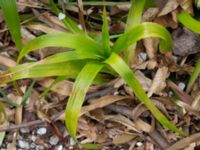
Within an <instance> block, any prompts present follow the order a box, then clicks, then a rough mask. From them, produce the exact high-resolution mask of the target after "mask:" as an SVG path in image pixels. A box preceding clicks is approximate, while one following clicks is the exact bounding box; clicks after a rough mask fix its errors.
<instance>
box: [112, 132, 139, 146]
mask: <svg viewBox="0 0 200 150" xmlns="http://www.w3.org/2000/svg"><path fill="white" fill-rule="evenodd" d="M136 137H137V135H133V134H127V133H122V134H119V135H117V136H115V137H114V138H113V141H112V143H113V144H115V145H121V144H126V143H128V142H129V141H131V140H133V139H134V138H136Z"/></svg>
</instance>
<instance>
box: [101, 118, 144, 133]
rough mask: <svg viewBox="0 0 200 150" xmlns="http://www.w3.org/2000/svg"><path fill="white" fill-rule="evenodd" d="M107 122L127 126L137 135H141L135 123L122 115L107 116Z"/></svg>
mask: <svg viewBox="0 0 200 150" xmlns="http://www.w3.org/2000/svg"><path fill="white" fill-rule="evenodd" d="M105 120H110V121H114V122H117V123H120V124H122V125H124V126H126V127H127V128H128V129H129V130H133V131H135V132H137V133H141V131H140V130H138V129H137V128H136V125H135V123H134V122H132V121H131V120H130V119H128V118H126V117H124V116H122V115H107V116H105Z"/></svg>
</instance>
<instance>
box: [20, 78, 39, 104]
mask: <svg viewBox="0 0 200 150" xmlns="http://www.w3.org/2000/svg"><path fill="white" fill-rule="evenodd" d="M34 85H35V81H33V82H32V83H31V85H30V86H29V88H28V90H27V91H26V92H25V94H24V96H23V98H22V102H21V104H20V105H24V104H26V102H27V100H28V98H29V97H30V94H31V92H32V90H33V86H34Z"/></svg>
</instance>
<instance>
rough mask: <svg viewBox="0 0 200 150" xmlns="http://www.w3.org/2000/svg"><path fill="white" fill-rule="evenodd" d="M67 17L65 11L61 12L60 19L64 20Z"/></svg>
mask: <svg viewBox="0 0 200 150" xmlns="http://www.w3.org/2000/svg"><path fill="white" fill-rule="evenodd" d="M65 17H66V15H65V14H63V13H59V14H58V18H59V20H63V19H65Z"/></svg>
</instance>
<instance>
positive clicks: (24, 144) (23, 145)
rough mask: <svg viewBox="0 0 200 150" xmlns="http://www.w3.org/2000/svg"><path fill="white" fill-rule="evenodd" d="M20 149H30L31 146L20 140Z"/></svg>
mask: <svg viewBox="0 0 200 150" xmlns="http://www.w3.org/2000/svg"><path fill="white" fill-rule="evenodd" d="M18 144H19V147H20V148H24V149H29V148H30V147H29V144H28V143H27V142H26V141H22V140H19V141H18Z"/></svg>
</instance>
